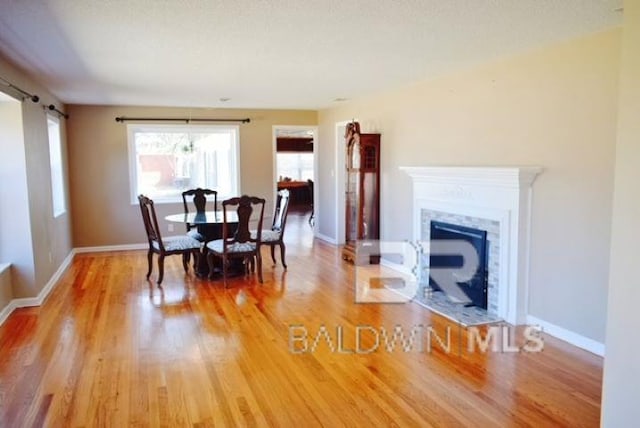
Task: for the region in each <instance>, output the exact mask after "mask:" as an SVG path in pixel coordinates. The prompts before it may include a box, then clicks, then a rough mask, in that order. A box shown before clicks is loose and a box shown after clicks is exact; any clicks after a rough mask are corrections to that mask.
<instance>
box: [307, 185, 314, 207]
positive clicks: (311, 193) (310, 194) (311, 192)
mask: <svg viewBox="0 0 640 428" xmlns="http://www.w3.org/2000/svg"><path fill="white" fill-rule="evenodd" d="M307 186H308V187H309V197H310V198H311V205H313V180H311V179H308V180H307Z"/></svg>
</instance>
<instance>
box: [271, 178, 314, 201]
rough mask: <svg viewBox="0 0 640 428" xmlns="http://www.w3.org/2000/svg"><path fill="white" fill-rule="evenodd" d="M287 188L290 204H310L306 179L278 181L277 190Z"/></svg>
mask: <svg viewBox="0 0 640 428" xmlns="http://www.w3.org/2000/svg"><path fill="white" fill-rule="evenodd" d="M282 189H287V190H289V194H290V195H291V196H290V197H291V199H290V203H291V205H310V204H311V194H310V191H309V183H307V182H306V181H278V190H282Z"/></svg>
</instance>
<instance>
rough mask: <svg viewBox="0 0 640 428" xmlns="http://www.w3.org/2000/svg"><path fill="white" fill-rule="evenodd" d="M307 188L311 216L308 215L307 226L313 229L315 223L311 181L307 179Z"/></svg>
mask: <svg viewBox="0 0 640 428" xmlns="http://www.w3.org/2000/svg"><path fill="white" fill-rule="evenodd" d="M307 187H308V188H309V198H310V205H311V214H310V215H309V225H310V226H311V227H313V225H314V223H315V221H316V220H315V209H314V207H313V180H311V179H308V180H307Z"/></svg>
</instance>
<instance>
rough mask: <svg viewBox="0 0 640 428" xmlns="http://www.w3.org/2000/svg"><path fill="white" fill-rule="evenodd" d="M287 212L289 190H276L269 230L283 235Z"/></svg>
mask: <svg viewBox="0 0 640 428" xmlns="http://www.w3.org/2000/svg"><path fill="white" fill-rule="evenodd" d="M288 212H289V191H288V190H287V189H283V190H280V191H279V192H278V199H277V200H276V211H275V213H274V214H273V224H272V225H271V230H273V231H276V232H280V236H282V235H284V227H285V225H286V224H287V213H288Z"/></svg>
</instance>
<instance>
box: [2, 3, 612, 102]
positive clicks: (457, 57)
mask: <svg viewBox="0 0 640 428" xmlns="http://www.w3.org/2000/svg"><path fill="white" fill-rule="evenodd" d="M621 4H622V0H370V1H366V0H270V1H259V0H208V1H205V0H173V1H171V0H165V1H157V0H128V1H127V0H102V1H98V0H0V52H2V54H3V55H4V56H6V57H8V58H9V59H10V60H12V61H13V62H15V63H16V64H18V65H19V66H20V67H22V68H23V69H25V70H26V71H27V72H28V73H29V74H30V75H32V76H33V77H34V78H36V79H37V80H38V81H40V82H41V83H43V84H44V85H45V86H46V87H47V88H49V89H50V90H51V91H52V92H53V93H54V94H55V95H56V96H58V97H59V98H60V99H61V100H62V101H63V102H66V103H77V104H120V105H163V106H193V107H196V106H202V107H229V108H234V107H243V108H250V107H255V108H310V109H316V108H322V107H327V106H330V105H332V103H334V102H335V101H334V100H335V99H336V98H354V97H358V96H362V95H365V94H369V93H373V92H377V91H381V90H385V89H389V88H393V87H396V86H399V85H402V84H404V83H408V82H412V81H416V80H420V79H425V78H429V77H433V76H437V75H441V74H443V73H446V72H450V71H452V70H458V69H461V68H464V67H468V66H470V65H472V64H475V63H478V62H481V61H487V60H491V59H494V58H499V57H503V56H506V55H510V54H513V53H517V52H521V51H525V50H528V49H532V48H535V47H538V46H542V45H545V44H549V43H553V42H555V41H558V40H564V39H569V38H572V37H576V36H579V35H582V34H587V33H592V32H596V31H600V30H602V29H605V28H608V27H612V26H616V25H619V24H620V23H621V20H622V14H621V13H620V12H619V11H617V12H616V11H615V9H617V8H619V7H620V6H621ZM220 98H230V100H229V101H227V102H222V101H220Z"/></svg>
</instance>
